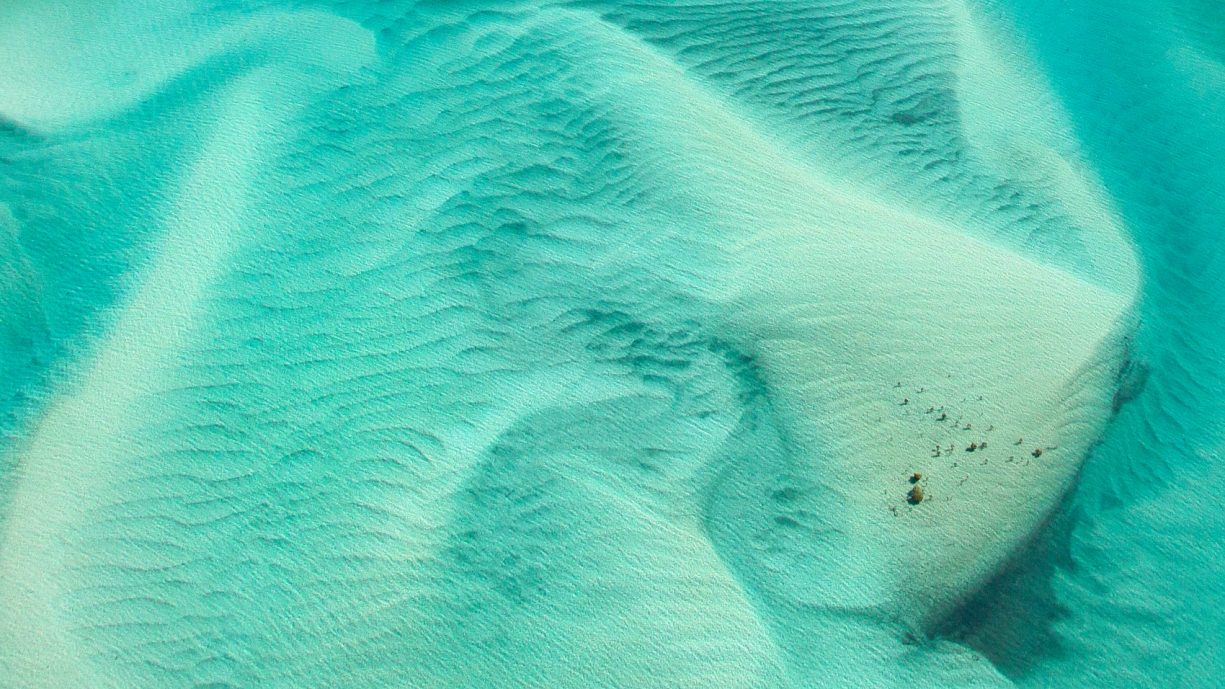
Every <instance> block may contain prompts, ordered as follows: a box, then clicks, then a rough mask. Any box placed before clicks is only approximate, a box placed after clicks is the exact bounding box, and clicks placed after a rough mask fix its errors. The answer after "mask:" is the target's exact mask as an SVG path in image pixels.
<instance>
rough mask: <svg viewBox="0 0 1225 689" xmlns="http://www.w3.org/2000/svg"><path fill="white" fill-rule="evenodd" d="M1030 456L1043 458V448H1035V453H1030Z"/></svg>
mask: <svg viewBox="0 0 1225 689" xmlns="http://www.w3.org/2000/svg"><path fill="white" fill-rule="evenodd" d="M1029 454H1031V455H1033V456H1035V457H1041V456H1042V448H1040V447H1035V448H1034V451H1033V452H1031V453H1029Z"/></svg>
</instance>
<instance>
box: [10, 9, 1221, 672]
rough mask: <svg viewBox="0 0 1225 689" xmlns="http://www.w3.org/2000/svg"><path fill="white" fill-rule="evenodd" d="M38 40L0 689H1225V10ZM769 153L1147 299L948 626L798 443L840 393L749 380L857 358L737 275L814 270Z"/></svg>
mask: <svg viewBox="0 0 1225 689" xmlns="http://www.w3.org/2000/svg"><path fill="white" fill-rule="evenodd" d="M27 5H28V6H25V7H13V8H10V9H5V10H0V30H4V31H8V32H9V33H7V34H5V36H6V37H7V38H8V39H9V40H6V41H4V42H5V43H6V45H7V46H9V47H7V48H5V49H4V50H5V51H7V52H6V53H4V55H5V56H7V57H9V58H10V59H12V57H13V56H38V57H37V59H35V57H30V58H29V61H28V62H23V63H21V64H22V67H23V69H24V70H25V71H23V72H21V73H20V74H18V73H17V72H14V75H13V76H11V77H9V78H7V79H6V78H5V77H3V76H0V117H3V119H2V120H0V271H2V274H3V275H4V276H5V279H4V280H3V283H2V284H0V313H3V321H2V322H0V381H2V382H0V413H3V416H2V417H0V429H2V430H3V434H4V439H5V442H4V446H3V448H0V527H2V528H3V531H0V533H2V534H3V537H2V538H0V578H3V579H4V580H5V581H4V582H3V584H2V585H0V687H3V688H5V689H8V688H9V687H11V688H12V689H32V688H34V687H57V688H58V687H65V688H67V687H82V686H89V687H98V688H99V689H102V688H105V687H116V688H123V689H136V688H141V689H143V688H146V687H150V688H151V687H158V688H160V687H167V688H169V687H198V688H200V689H204V688H208V689H221V688H223V687H230V688H234V689H237V688H247V687H269V688H272V687H285V688H289V687H294V688H299V687H333V688H341V687H346V688H353V689H358V688H367V687H602V686H608V687H797V688H798V687H844V686H861V685H862V686H899V687H900V686H930V687H962V686H982V687H1007V686H1011V685H1017V686H1034V687H1085V686H1093V687H1120V688H1121V687H1131V686H1147V687H1167V686H1168V687H1205V688H1208V687H1213V686H1216V685H1217V678H1218V677H1219V675H1220V672H1221V670H1222V669H1223V668H1225V657H1223V656H1222V651H1221V649H1220V643H1219V639H1220V638H1225V622H1223V619H1225V618H1223V617H1222V613H1221V612H1220V611H1221V609H1222V607H1221V605H1220V603H1221V601H1222V598H1223V597H1225V585H1222V583H1221V581H1220V577H1219V573H1218V572H1219V569H1220V563H1221V557H1222V552H1221V548H1220V546H1219V540H1220V539H1219V536H1220V534H1221V533H1222V531H1225V519H1223V518H1222V517H1221V516H1220V515H1219V514H1218V512H1219V511H1218V510H1215V508H1214V502H1215V499H1214V495H1215V494H1216V492H1217V491H1218V490H1219V488H1218V485H1219V481H1218V480H1217V479H1218V478H1219V477H1220V474H1221V468H1220V467H1221V460H1222V457H1221V453H1222V450H1223V448H1225V437H1223V436H1225V402H1222V399H1225V398H1223V397H1222V392H1225V390H1223V388H1225V372H1223V371H1225V369H1223V368H1222V363H1223V362H1222V357H1223V356H1225V278H1223V277H1222V276H1225V251H1223V250H1222V248H1221V240H1220V238H1219V229H1220V227H1221V226H1222V222H1221V221H1222V220H1225V173H1222V172H1221V170H1220V169H1219V168H1220V166H1219V164H1218V161H1219V160H1220V159H1221V158H1222V155H1223V154H1225V150H1222V148H1223V147H1225V144H1222V141H1225V139H1223V138H1222V136H1221V134H1222V132H1221V131H1220V130H1221V129H1222V128H1223V127H1225V33H1223V32H1225V16H1222V15H1221V13H1220V11H1219V10H1216V9H1215V6H1213V5H1211V4H1209V3H1206V2H1201V3H1198V4H1196V3H1194V2H1185V3H1183V4H1181V5H1174V4H1171V5H1168V6H1167V5H1150V4H1141V3H1132V2H1127V3H1122V4H1119V3H1115V4H1112V5H1110V6H1109V7H1106V6H1100V7H1099V6H1098V4H1094V3H1071V4H1068V3H1047V2H1042V1H1037V0H1035V1H1024V0H1017V1H1016V2H972V3H969V4H962V3H951V2H940V1H937V0H907V1H906V2H884V1H881V2H874V1H863V2H858V1H852V2H824V1H812V2H807V1H804V2H801V1H795V2H790V1H788V2H731V3H721V4H710V3H705V2H678V3H650V2H644V3H635V4H627V3H615V2H608V3H605V2H575V3H543V4H534V3H520V2H511V1H509V0H507V1H502V2H498V1H490V2H442V1H437V2H417V3H414V2H407V1H405V2H370V3H357V2H349V3H334V4H329V3H286V5H285V6H284V7H281V6H276V5H274V4H272V3H256V2H233V3H217V4H216V6H213V4H212V3H192V2H179V3H132V4H128V5H124V6H118V5H116V6H114V7H109V8H107V9H106V10H105V11H103V10H102V9H90V8H85V7H80V6H76V5H75V4H74V3H60V4H57V3H47V4H46V5H42V4H40V3H28V4H27ZM967 27H978V28H976V29H974V31H970V30H969V29H967ZM982 27H989V29H984V28H982ZM61 37H62V38H61ZM23 41H24V42H23ZM63 46H76V49H79V50H83V51H86V52H84V53H82V55H83V56H84V57H88V58H89V59H88V60H86V59H84V57H83V58H82V59H81V60H79V61H76V62H75V63H73V61H70V60H69V59H68V58H64V57H57V56H59V55H71V54H74V53H72V52H71V51H68V50H67V49H66V48H64V47H63ZM108 46H109V47H108ZM48 56H49V57H48ZM56 60H61V62H56ZM65 65H67V66H65ZM36 70H43V71H45V73H46V74H48V75H52V76H48V77H46V79H43V80H40V79H36V78H33V77H31V76H30V75H31V74H35V73H36ZM56 80H58V81H56ZM38 84H49V85H45V86H39V85H38ZM39 89H43V90H42V91H40V90H39ZM1008 98H1012V99H1014V100H1016V101H1017V102H1019V103H1020V104H1021V107H1014V108H1012V109H1009V107H1005V106H999V109H997V104H998V103H999V102H1001V101H1002V100H1007V99H1008ZM712 104H714V105H712ZM716 106H717V108H718V110H717V111H715V110H714V109H715V108H716ZM1001 113H1002V114H1001ZM727 122H737V123H743V124H744V127H745V129H744V131H752V132H754V136H755V137H757V138H753V139H750V138H749V137H747V136H740V134H739V133H738V132H740V130H734V131H731V133H728V131H729V130H725V128H724V125H725V124H726V123H727ZM711 131H714V132H715V134H709V132H711ZM716 135H722V136H724V137H725V138H724V139H719V138H717V136H716ZM704 137H705V138H704ZM707 141H715V142H717V143H718V142H724V141H730V142H731V143H725V144H722V147H721V148H720V147H719V146H717V145H716V144H710V145H709V146H708V147H706V148H702V147H700V146H698V145H695V144H694V142H697V143H699V144H701V143H703V142H707ZM778 160H786V161H787V162H788V165H791V166H793V167H794V168H795V169H801V170H808V171H811V173H812V174H813V175H815V176H820V178H821V179H825V180H835V181H837V183H838V185H840V186H839V187H838V188H843V187H845V188H851V189H855V190H856V192H857V193H858V194H861V195H862V196H864V197H867V198H871V199H873V201H874V202H875V203H879V204H880V205H881V206H887V207H893V208H897V209H900V211H899V212H904V213H907V214H914V215H918V216H923V217H926V218H933V219H935V220H938V221H939V222H941V223H945V224H947V225H949V226H952V227H956V228H957V230H958V232H961V233H964V235H965V236H966V237H969V238H973V239H974V240H982V241H985V242H988V243H989V244H991V245H993V246H997V247H1003V248H1005V249H1007V250H1009V251H1012V252H1016V253H1018V254H1020V255H1021V256H1024V257H1025V258H1027V259H1029V260H1031V261H1033V262H1036V263H1038V264H1041V265H1043V266H1048V267H1053V268H1056V269H1058V270H1059V271H1065V272H1067V273H1069V274H1071V275H1073V276H1075V277H1076V278H1077V279H1078V280H1081V281H1083V282H1084V283H1085V284H1087V285H1090V286H1092V287H1093V288H1101V289H1103V290H1107V291H1110V290H1118V291H1120V292H1126V291H1127V289H1128V288H1129V287H1128V286H1129V285H1130V281H1131V280H1132V277H1133V276H1132V275H1131V274H1130V273H1129V272H1128V270H1129V269H1128V266H1129V265H1130V263H1129V261H1130V260H1131V252H1133V251H1134V255H1135V258H1136V260H1137V261H1138V263H1139V268H1140V274H1141V277H1140V288H1139V293H1140V299H1139V303H1138V306H1137V312H1138V320H1137V323H1138V324H1137V325H1136V326H1135V329H1134V332H1131V331H1129V333H1128V334H1129V345H1128V352H1127V355H1128V359H1127V361H1128V363H1127V366H1126V368H1124V370H1123V371H1121V372H1120V373H1119V375H1118V377H1117V379H1115V380H1114V381H1112V384H1111V386H1110V389H1109V390H1105V391H1099V392H1100V394H1102V395H1107V396H1113V397H1114V399H1115V401H1116V404H1115V407H1116V409H1115V411H1117V414H1116V415H1115V416H1114V417H1113V419H1112V420H1111V423H1110V425H1109V426H1107V427H1106V428H1105V429H1104V430H1103V431H1102V432H1101V434H1100V437H1098V438H1095V439H1094V443H1093V447H1092V449H1091V450H1090V451H1089V452H1087V453H1085V457H1083V458H1080V457H1078V458H1076V461H1079V460H1081V459H1083V460H1084V464H1083V469H1082V470H1081V471H1080V473H1079V477H1078V480H1077V482H1076V484H1075V485H1074V487H1073V488H1072V490H1071V492H1070V493H1069V494H1068V495H1067V496H1066V498H1063V499H1062V501H1061V502H1060V503H1059V505H1060V507H1059V508H1058V509H1057V510H1056V511H1055V512H1054V514H1053V515H1052V516H1051V519H1050V520H1049V522H1046V523H1045V524H1044V525H1043V526H1042V527H1041V528H1038V529H1036V530H1034V532H1033V533H1032V534H1030V537H1029V538H1027V539H1026V540H1027V543H1028V545H1026V546H1025V547H1024V548H1023V549H1021V550H1019V551H1018V552H1019V554H1020V556H1019V557H1017V558H1015V559H1010V560H1007V561H1001V562H998V563H995V565H996V567H997V570H998V572H999V576H998V577H995V578H993V579H991V580H990V581H989V583H987V584H986V586H985V587H983V588H981V589H980V588H979V587H977V586H973V587H971V590H967V591H965V592H964V593H965V597H966V599H967V601H968V602H967V603H966V605H965V606H963V607H959V608H957V609H956V610H955V611H953V612H951V613H947V614H942V615H941V619H939V620H937V621H936V622H934V623H925V624H921V625H916V624H914V623H913V621H912V620H910V619H909V618H907V617H906V616H904V615H897V614H894V612H893V610H894V609H895V607H891V606H894V603H893V602H892V601H889V600H886V598H887V597H886V596H884V595H883V594H881V595H880V598H881V600H880V601H879V602H876V598H874V596H878V593H877V592H878V590H879V589H881V588H882V587H883V586H884V584H882V583H881V582H880V581H877V580H874V579H871V578H870V577H866V576H865V575H864V569H863V567H861V565H860V564H857V563H860V562H863V561H875V558H877V556H878V552H879V551H880V550H882V549H885V547H886V545H885V544H884V543H882V542H875V541H871V540H867V541H865V540H864V539H863V538H862V537H861V536H860V533H861V532H859V531H856V528H855V527H854V526H853V525H852V524H851V522H852V521H853V520H852V515H854V514H856V513H855V510H856V509H859V508H858V507H857V505H858V502H857V500H858V499H859V496H856V495H853V494H850V493H849V492H848V491H847V490H846V489H845V488H844V486H843V484H841V483H840V482H839V477H837V476H831V475H830V473H829V472H830V469H829V468H830V467H832V466H835V464H833V463H832V462H833V460H832V459H831V458H830V457H828V456H825V455H823V454H822V453H821V452H820V451H814V450H813V447H812V445H811V444H806V442H805V441H804V440H802V439H800V438H797V437H796V433H795V432H794V428H795V419H796V418H797V417H800V416H804V415H808V414H811V413H812V411H811V409H808V408H799V407H797V404H796V403H795V402H794V400H795V399H806V398H805V397H804V394H807V393H806V392H805V391H806V390H807V389H808V388H805V387H804V386H815V387H821V386H826V385H828V386H834V385H835V384H836V383H837V382H838V381H833V380H830V381H824V380H818V381H811V380H807V379H799V378H797V379H796V380H794V381H791V380H787V379H786V378H785V377H783V378H780V374H779V372H778V371H777V370H774V369H772V368H771V366H770V364H769V362H768V361H766V360H764V359H763V357H762V356H761V353H760V351H759V349H758V347H757V345H758V343H759V340H761V339H764V337H763V336H760V333H762V332H767V331H768V330H769V328H770V327H772V326H773V323H774V322H775V321H778V322H791V321H799V320H803V319H804V318H812V319H813V320H814V322H817V323H818V325H817V326H814V327H813V328H812V330H811V332H812V333H814V334H813V335H812V336H813V337H815V338H818V339H819V338H821V337H823V336H824V335H825V333H826V332H827V331H831V330H835V329H836V327H837V325H838V324H836V323H830V324H827V323H822V322H820V321H819V315H820V313H821V312H820V310H819V304H818V305H815V306H814V305H810V304H796V303H788V302H786V301H785V299H784V298H782V297H779V299H778V300H777V302H772V301H771V299H770V298H769V297H770V294H771V290H769V289H762V288H760V287H759V286H760V285H761V284H766V283H768V282H769V278H770V277H771V275H783V276H787V279H793V278H794V277H795V276H797V275H799V276H801V278H802V279H808V278H809V277H810V276H807V275H805V274H804V271H803V270H802V269H799V268H794V267H788V266H789V265H792V264H786V265H785V264H784V263H785V261H786V259H787V257H788V254H789V252H791V251H793V249H792V248H791V247H787V246H782V244H781V240H780V246H782V248H778V247H771V246H768V243H769V241H770V238H771V237H772V235H768V234H764V233H763V234H760V235H754V234H750V233H749V232H747V231H746V230H745V229H744V228H745V227H751V226H753V225H755V224H761V225H769V224H770V223H774V222H778V223H782V222H784V221H790V220H791V219H792V218H794V217H800V216H799V215H798V214H799V213H800V211H796V210H792V209H793V207H803V206H804V205H806V204H808V203H809V201H810V197H809V196H806V195H805V194H809V193H810V192H808V191H803V192H801V191H794V190H791V189H789V188H788V187H787V185H788V183H789V182H788V180H790V179H792V178H793V177H794V174H795V173H793V172H792V171H791V168H788V169H787V170H781V168H780V169H779V171H777V172H776V171H775V170H773V169H772V168H771V167H770V166H771V165H773V164H775V161H778ZM763 161H764V162H763ZM1052 161H1055V162H1052ZM1067 161H1071V162H1067ZM729 170H730V172H729ZM788 175H791V176H790V177H789V176H788ZM1085 180H1088V181H1085ZM789 195H790V196H792V198H786V197H788V196H789ZM1111 213H1117V217H1118V218H1119V223H1120V227H1122V228H1123V230H1124V232H1125V239H1126V240H1127V242H1126V243H1124V242H1120V241H1119V240H1118V238H1116V237H1111V236H1109V233H1108V232H1106V231H1105V230H1103V229H1102V227H1109V226H1111V225H1110V222H1108V220H1109V218H1107V216H1109V215H1110V214H1111ZM1103 218H1106V220H1103ZM849 222H850V221H848V223H849ZM873 229H875V230H878V231H879V236H881V237H883V238H885V240H886V241H887V239H888V237H889V236H890V232H891V231H892V229H893V228H891V227H889V226H887V225H882V226H880V227H878V228H876V227H874V228H873ZM1125 244H1126V245H1125ZM763 245H764V246H763ZM1121 246H1122V247H1123V248H1119V247H1121ZM794 250H797V251H800V252H802V251H803V247H802V246H801V247H798V248H797V249H794ZM899 250H900V249H899ZM763 257H765V258H763ZM767 258H768V259H769V260H767ZM772 262H773V263H772ZM794 265H795V266H801V267H802V266H804V265H807V264H803V263H800V262H796V263H795V264H794ZM819 278H820V276H814V277H812V280H814V281H819ZM814 284H816V283H814ZM778 291H779V293H784V292H786V289H783V288H780V289H779V290H778ZM813 293H815V294H818V295H819V294H820V290H819V289H816V288H814V290H813ZM745 294H748V295H750V297H744V296H743V295H745ZM938 297H939V298H941V299H947V300H949V301H957V300H969V301H972V300H973V299H974V298H975V297H976V295H974V294H957V295H938ZM1074 298H1076V295H1073V294H1070V295H1068V299H1074ZM745 304H751V305H752V310H751V309H750V308H749V307H748V306H745ZM810 306H812V309H811V310H806V309H808V308H809V307H810ZM750 310H751V313H750ZM814 314H816V315H814ZM746 324H748V325H746ZM907 346H913V345H911V344H908V343H898V344H897V345H896V347H899V348H904V347H907ZM953 355H958V356H964V358H965V359H966V360H969V361H978V359H976V358H975V357H976V356H977V353H976V352H975V351H973V350H967V351H965V352H961V353H950V356H953ZM886 363H887V362H886ZM983 365H984V366H989V365H990V362H983ZM1038 375H1040V372H1039V374H1038ZM788 386H792V387H794V388H795V390H793V389H791V388H790V387H788ZM796 390H799V392H796ZM857 423H858V424H862V423H868V424H869V425H870V424H871V419H867V420H866V421H864V420H862V419H857V418H854V413H853V411H852V412H848V418H847V419H845V420H842V419H832V420H830V421H829V423H828V424H827V425H825V426H821V428H823V429H825V430H826V432H828V433H830V434H837V433H838V432H839V428H840V426H841V425H854V424H857ZM1000 444H1002V443H1000ZM1056 497H1058V496H1056ZM899 502H900V501H899ZM997 516H998V515H997ZM1039 516H1042V515H1039ZM856 518H858V517H856ZM953 538H955V536H954V537H953ZM917 547H920V548H921V547H927V546H917ZM931 547H934V548H938V547H939V546H931ZM853 563H854V564H853ZM959 595H960V594H959ZM843 600H855V601H859V600H869V601H873V602H872V603H871V604H864V605H858V604H857V605H840V604H838V605H835V604H831V603H830V601H843Z"/></svg>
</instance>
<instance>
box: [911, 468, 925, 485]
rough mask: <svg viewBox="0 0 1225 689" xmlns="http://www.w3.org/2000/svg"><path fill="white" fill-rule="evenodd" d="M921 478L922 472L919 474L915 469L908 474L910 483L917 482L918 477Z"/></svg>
mask: <svg viewBox="0 0 1225 689" xmlns="http://www.w3.org/2000/svg"><path fill="white" fill-rule="evenodd" d="M921 478H923V474H920V473H919V472H917V471H916V472H914V473H913V474H911V475H910V482H911V483H918V482H919V479H921Z"/></svg>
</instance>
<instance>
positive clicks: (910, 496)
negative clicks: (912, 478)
mask: <svg viewBox="0 0 1225 689" xmlns="http://www.w3.org/2000/svg"><path fill="white" fill-rule="evenodd" d="M906 502H909V503H910V504H912V505H917V504H919V503H921V502H923V486H919V485H916V486H915V487H914V488H911V489H910V492H909V493H907V494H906Z"/></svg>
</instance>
